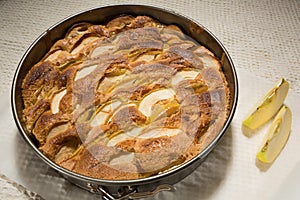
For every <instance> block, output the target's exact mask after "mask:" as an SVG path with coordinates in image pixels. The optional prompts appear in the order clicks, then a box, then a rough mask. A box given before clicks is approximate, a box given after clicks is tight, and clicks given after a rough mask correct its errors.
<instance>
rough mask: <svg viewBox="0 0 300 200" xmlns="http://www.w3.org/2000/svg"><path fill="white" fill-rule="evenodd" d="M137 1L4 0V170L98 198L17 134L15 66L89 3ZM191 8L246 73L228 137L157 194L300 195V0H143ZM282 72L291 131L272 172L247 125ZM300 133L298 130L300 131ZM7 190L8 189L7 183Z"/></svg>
mask: <svg viewBox="0 0 300 200" xmlns="http://www.w3.org/2000/svg"><path fill="white" fill-rule="evenodd" d="M123 3H132V2H130V1H123V0H119V1H114V0H111V1H96V0H91V1H84V2H83V1H71V0H60V1H37V0H33V1H20V0H15V1H9V0H1V1H0V18H1V22H0V25H1V26H0V35H1V37H0V76H1V78H0V97H1V98H0V109H1V110H0V111H1V113H0V160H1V161H0V173H1V174H4V175H6V176H7V177H9V178H10V179H12V180H14V181H16V182H18V183H20V184H22V185H23V186H25V187H27V188H28V189H30V190H32V191H35V192H37V193H39V194H40V195H41V196H43V197H44V198H45V199H47V200H48V199H83V198H85V199H86V198H89V199H94V198H95V199H97V197H96V196H93V195H91V194H90V193H88V192H86V191H83V190H81V189H79V188H78V187H76V186H74V185H72V184H71V183H69V182H68V181H66V180H65V179H63V178H62V177H61V176H60V175H59V174H58V173H56V172H55V171H54V170H52V169H51V168H50V167H48V166H47V165H46V164H44V163H43V162H42V161H41V160H40V159H39V158H37V156H36V155H35V154H34V153H33V152H32V151H31V149H30V148H29V146H28V145H27V144H26V143H25V142H24V141H23V139H22V138H21V137H20V135H19V134H18V130H17V128H16V126H15V124H14V121H13V118H12V115H11V111H10V110H11V109H10V99H9V98H10V87H11V83H12V79H13V74H14V72H15V69H16V67H17V65H18V62H19V61H20V59H21V57H22V55H23V54H24V53H25V51H26V49H27V48H28V47H29V45H30V44H31V43H32V42H33V41H34V40H35V39H36V38H37V37H38V36H39V35H40V34H41V33H42V32H44V31H45V30H46V29H47V28H48V27H50V26H51V25H53V24H55V23H56V22H57V21H59V20H61V19H63V18H65V17H67V16H69V15H71V14H74V13H77V12H79V11H82V10H86V9H89V8H93V7H97V6H104V5H112V4H123ZM135 3H138V4H147V5H154V6H158V7H164V8H168V9H172V10H175V11H177V12H179V13H182V14H184V15H186V16H189V17H191V18H193V19H195V20H197V21H198V22H200V23H201V24H203V25H204V26H205V27H206V28H208V29H209V30H210V31H211V32H213V33H214V34H215V35H216V36H217V37H218V39H219V40H220V41H221V42H222V43H223V44H224V46H225V47H226V49H227V50H228V51H229V54H230V55H231V57H232V59H233V61H234V64H235V66H236V69H237V71H238V77H239V81H240V97H239V104H238V109H237V112H236V115H235V117H234V120H233V122H232V125H231V126H230V128H229V130H228V131H227V133H226V135H225V137H224V138H223V140H222V141H221V143H220V144H219V145H218V146H217V148H216V149H215V150H214V151H213V152H212V153H211V154H210V155H209V157H208V158H207V160H206V161H205V162H204V163H203V164H202V165H201V166H200V167H199V168H198V169H197V170H196V171H195V172H194V173H192V174H191V175H190V176H188V177H187V178H186V179H184V180H183V181H181V182H180V183H178V184H176V185H175V186H176V188H177V191H176V192H175V193H170V192H163V193H161V194H159V195H157V196H156V197H155V198H156V199H244V200H245V199H283V198H285V199H291V198H295V199H296V197H298V196H300V192H299V191H297V188H296V187H295V185H296V183H297V181H298V183H299V181H300V156H299V152H300V149H299V148H300V138H299V136H300V135H299V134H298V132H299V131H300V130H299V126H297V123H298V121H300V120H299V111H300V108H299V103H298V101H299V99H300V98H299V94H300V79H299V78H298V74H299V72H300V59H299V55H300V50H299V46H300V14H299V13H300V1H298V0H294V1H292V0H281V1H278V0H276V1H266V0H263V1H258V0H253V1H245V0H236V1H235V0H228V1H218V0H215V1H213V0H203V1H188V0H174V1H172V0H165V1H160V0H155V1H150V0H143V1H138V2H135ZM280 77H284V78H286V79H287V80H288V81H289V82H290V84H291V90H290V93H289V95H288V97H287V101H286V103H287V105H288V106H290V107H291V108H292V112H293V127H292V132H291V137H290V138H289V141H288V143H287V145H286V147H285V149H284V150H283V152H282V154H281V155H280V157H279V158H278V159H277V160H276V161H275V163H274V164H273V165H272V166H271V168H270V169H269V170H268V171H266V172H261V171H260V170H259V169H258V168H257V167H256V166H255V153H256V151H257V148H258V146H259V143H260V140H261V138H262V136H263V134H264V131H265V130H264V129H262V130H261V131H260V133H258V134H257V135H255V136H254V137H252V138H247V137H245V136H244V135H243V134H242V132H241V129H240V125H241V119H242V117H244V115H245V113H246V112H247V111H248V109H249V108H250V107H251V105H252V104H253V103H254V102H255V101H256V100H257V98H259V96H260V95H262V94H263V93H264V92H265V91H266V90H267V89H268V88H269V87H270V86H271V85H272V83H273V82H275V81H276V80H277V79H279V78H280ZM297 134H298V135H297ZM0 192H1V190H0Z"/></svg>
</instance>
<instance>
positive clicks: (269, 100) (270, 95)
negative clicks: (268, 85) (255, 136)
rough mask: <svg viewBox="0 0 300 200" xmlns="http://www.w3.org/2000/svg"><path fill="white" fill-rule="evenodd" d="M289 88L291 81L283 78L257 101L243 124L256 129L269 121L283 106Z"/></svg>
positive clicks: (247, 127)
mask: <svg viewBox="0 0 300 200" xmlns="http://www.w3.org/2000/svg"><path fill="white" fill-rule="evenodd" d="M288 90H289V83H288V82H287V81H286V80H285V79H283V78H281V79H280V80H278V81H277V82H276V84H275V86H273V87H272V89H271V90H269V91H268V92H267V94H266V95H265V96H264V97H263V98H262V99H261V100H260V101H258V102H257V104H256V106H254V109H252V112H250V114H249V115H247V117H246V119H245V120H244V121H243V123H242V126H244V127H245V128H246V129H250V130H256V129H258V128H260V127H261V126H262V125H264V124H265V123H266V122H268V121H269V120H270V119H271V118H272V117H273V116H274V115H275V114H276V113H277V112H278V110H279V109H280V108H281V106H282V105H283V103H284V100H285V98H286V96H287V93H288Z"/></svg>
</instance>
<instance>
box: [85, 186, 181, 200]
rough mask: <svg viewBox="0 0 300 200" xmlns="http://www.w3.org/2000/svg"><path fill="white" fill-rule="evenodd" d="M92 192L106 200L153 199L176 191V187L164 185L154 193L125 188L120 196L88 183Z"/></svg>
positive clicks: (120, 191)
mask: <svg viewBox="0 0 300 200" xmlns="http://www.w3.org/2000/svg"><path fill="white" fill-rule="evenodd" d="M88 187H89V188H90V192H92V193H95V194H99V195H101V196H102V198H103V199H104V200H129V199H132V200H134V199H140V198H147V197H153V196H155V195H156V194H157V193H159V192H161V191H175V187H174V186H173V185H169V184H162V185H159V186H157V187H156V189H154V190H153V191H148V192H138V189H137V187H132V186H123V187H121V188H120V190H119V192H118V194H116V195H112V194H111V193H109V192H108V191H107V190H106V189H105V188H104V187H103V186H99V185H96V184H91V183H88Z"/></svg>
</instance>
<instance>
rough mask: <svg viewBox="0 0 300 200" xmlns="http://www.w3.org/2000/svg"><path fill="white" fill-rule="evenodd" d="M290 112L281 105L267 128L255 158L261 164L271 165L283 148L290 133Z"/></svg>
mask: <svg viewBox="0 0 300 200" xmlns="http://www.w3.org/2000/svg"><path fill="white" fill-rule="evenodd" d="M291 126H292V112H291V110H290V109H289V108H288V107H287V106H286V105H283V106H282V107H281V109H280V110H279V112H278V114H277V115H276V116H275V118H274V120H273V121H272V124H271V126H270V127H269V129H268V131H267V133H266V135H265V137H264V139H263V142H262V145H261V148H260V149H259V151H258V153H257V154H256V158H257V159H258V160H260V161H261V162H263V163H272V162H273V161H274V160H275V159H276V158H277V156H278V155H279V154H280V152H281V150H282V149H283V148H284V146H285V144H286V142H287V140H288V138H289V135H290V131H291Z"/></svg>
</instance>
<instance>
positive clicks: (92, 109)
mask: <svg viewBox="0 0 300 200" xmlns="http://www.w3.org/2000/svg"><path fill="white" fill-rule="evenodd" d="M22 89H23V90H22V96H23V102H24V110H23V113H24V115H23V116H24V121H25V123H26V128H27V130H28V132H30V133H31V134H32V135H33V136H34V137H35V138H36V139H37V141H38V142H39V149H40V150H41V151H42V152H43V153H44V154H45V155H46V156H48V157H49V158H50V159H52V160H53V161H54V162H56V163H57V164H59V165H60V166H62V167H64V168H67V169H69V170H72V171H74V172H77V173H80V174H83V175H87V176H91V177H94V178H101V179H114V180H122V179H137V178H141V177H146V176H151V175H154V174H157V173H161V172H163V171H166V170H168V169H170V168H171V167H174V166H177V165H180V164H182V163H184V162H186V161H188V160H190V159H191V158H193V157H194V156H196V155H197V154H198V153H199V152H201V150H202V149H203V148H205V147H206V146H207V145H208V144H209V143H210V142H211V141H212V139H213V138H214V137H215V136H216V135H217V134H218V133H219V131H220V129H221V128H222V126H223V124H224V122H225V120H226V117H227V107H228V106H227V105H228V96H229V95H228V89H227V83H226V80H225V78H224V75H223V72H222V70H221V64H220V62H219V61H218V60H217V59H216V58H215V57H214V55H213V54H212V53H211V52H210V51H209V50H207V49H206V48H205V47H203V46H201V45H199V44H198V43H196V42H195V41H193V40H192V39H191V38H189V37H188V36H186V35H184V34H183V33H182V32H181V30H180V29H179V28H178V27H176V26H174V25H169V26H167V25H163V24H161V23H159V22H157V21H155V20H154V19H152V18H150V17H147V16H137V17H133V16H129V15H126V16H121V17H117V18H115V19H113V20H111V21H110V22H108V23H107V24H103V25H94V24H88V23H80V24H76V25H74V26H73V27H72V28H71V29H70V30H69V31H68V33H67V34H66V36H65V38H63V39H61V40H59V41H57V42H56V43H55V44H54V45H53V46H52V48H51V49H50V50H49V52H48V53H47V54H46V55H45V56H44V58H43V59H42V60H41V61H40V62H38V63H37V64H36V65H34V66H33V67H32V68H31V70H30V71H29V72H28V74H27V76H26V77H25V79H24V81H23V85H22Z"/></svg>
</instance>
